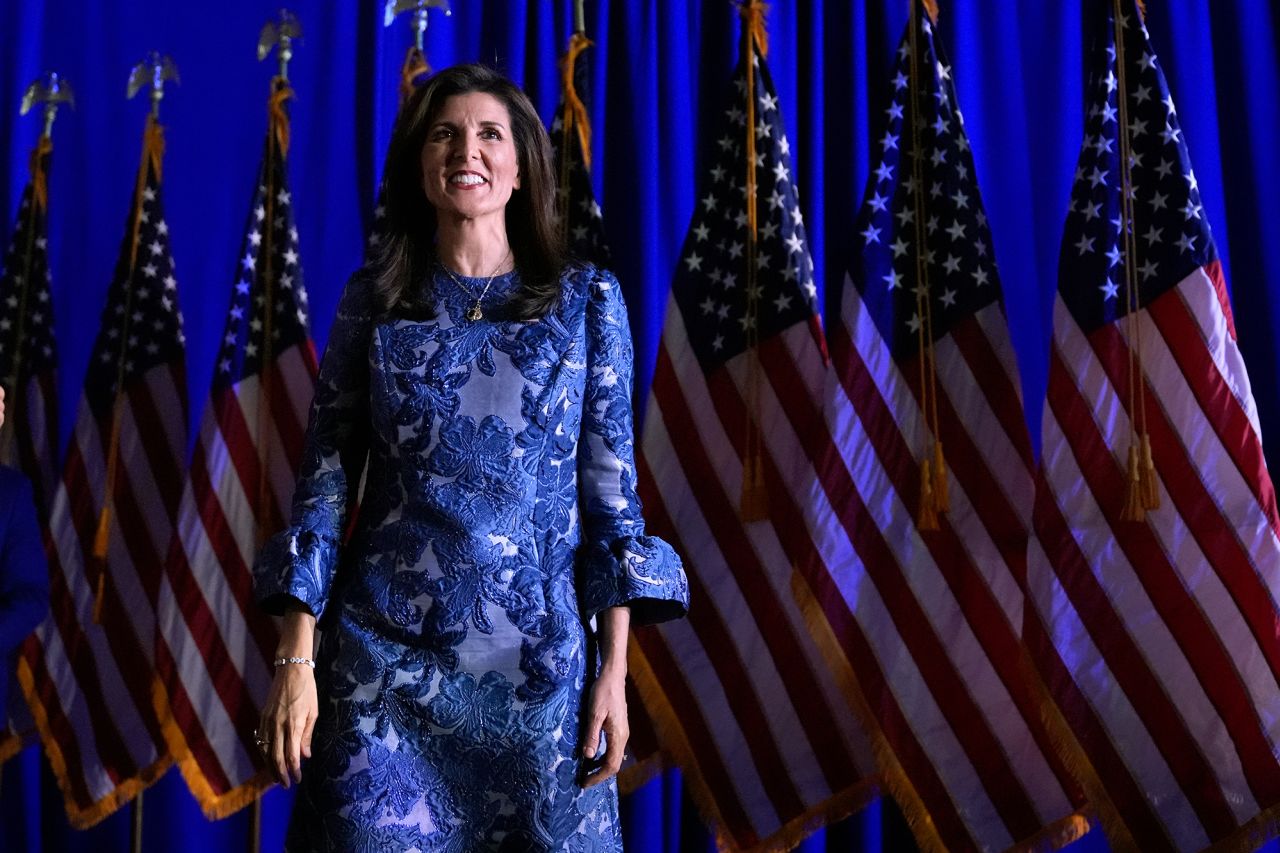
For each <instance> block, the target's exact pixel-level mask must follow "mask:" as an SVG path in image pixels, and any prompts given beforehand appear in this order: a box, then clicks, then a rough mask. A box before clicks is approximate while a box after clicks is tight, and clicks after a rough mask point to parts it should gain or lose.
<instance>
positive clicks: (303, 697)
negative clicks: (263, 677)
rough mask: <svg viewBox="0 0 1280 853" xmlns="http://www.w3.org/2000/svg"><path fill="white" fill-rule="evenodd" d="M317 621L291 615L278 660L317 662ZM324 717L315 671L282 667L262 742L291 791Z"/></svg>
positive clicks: (287, 617) (263, 721)
mask: <svg viewBox="0 0 1280 853" xmlns="http://www.w3.org/2000/svg"><path fill="white" fill-rule="evenodd" d="M315 624H316V618H315V617H314V616H312V615H311V614H310V613H307V612H305V611H302V610H295V611H290V612H289V613H287V614H285V618H284V629H283V631H282V632H281V637H280V646H279V648H278V649H277V651H276V657H277V658H286V657H301V658H311V657H312V646H313V644H314V636H315ZM319 713H320V701H319V698H318V697H317V695H316V674H315V670H313V669H312V668H311V667H309V666H307V665H306V664H298V663H285V664H281V665H280V666H277V667H276V672H275V677H274V678H273V679H272V681H271V690H270V691H269V692H268V693H267V701H266V703H265V704H264V705H263V707H262V717H261V722H260V723H259V724H258V733H257V737H258V742H259V745H260V746H261V748H262V754H263V757H264V758H266V760H267V769H269V770H270V771H271V775H272V776H273V777H274V778H275V780H276V781H277V782H279V783H280V784H281V785H282V786H284V787H285V788H288V787H289V782H290V779H292V780H293V781H294V782H300V781H302V759H303V758H310V757H311V732H312V730H313V729H314V728H315V725H316V718H317V716H319Z"/></svg>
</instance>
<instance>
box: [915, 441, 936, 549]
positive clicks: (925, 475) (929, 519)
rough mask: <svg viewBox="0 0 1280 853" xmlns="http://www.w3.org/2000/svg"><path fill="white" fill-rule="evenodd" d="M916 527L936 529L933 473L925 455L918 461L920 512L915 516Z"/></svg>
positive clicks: (926, 529) (928, 529)
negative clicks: (921, 460) (922, 459)
mask: <svg viewBox="0 0 1280 853" xmlns="http://www.w3.org/2000/svg"><path fill="white" fill-rule="evenodd" d="M916 527H918V528H920V530H922V531H931V530H937V529H938V505H937V503H936V501H935V496H934V493H933V473H932V470H931V466H930V465H929V459H928V458H927V457H926V458H925V460H924V461H923V462H921V463H920V513H919V515H917V517H916Z"/></svg>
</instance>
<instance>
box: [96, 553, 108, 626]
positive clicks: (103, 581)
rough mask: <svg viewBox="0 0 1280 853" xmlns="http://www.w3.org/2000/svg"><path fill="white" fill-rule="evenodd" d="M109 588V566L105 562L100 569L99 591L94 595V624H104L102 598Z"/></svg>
mask: <svg viewBox="0 0 1280 853" xmlns="http://www.w3.org/2000/svg"><path fill="white" fill-rule="evenodd" d="M106 586H107V564H106V562H103V563H102V564H101V565H99V567H98V584H97V587H98V588H97V591H96V592H95V593H94V594H93V624H95V625H101V624H102V597H103V595H104V591H105V590H106Z"/></svg>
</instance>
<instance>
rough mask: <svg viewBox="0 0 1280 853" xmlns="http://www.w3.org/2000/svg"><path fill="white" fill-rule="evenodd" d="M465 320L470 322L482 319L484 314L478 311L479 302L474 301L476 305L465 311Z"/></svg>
mask: <svg viewBox="0 0 1280 853" xmlns="http://www.w3.org/2000/svg"><path fill="white" fill-rule="evenodd" d="M467 319H468V320H470V321H471V322H473V323H474V322H475V321H476V320H483V319H484V312H483V311H481V310H480V300H478V299H477V300H476V304H474V305H472V306H471V307H470V308H468V309H467Z"/></svg>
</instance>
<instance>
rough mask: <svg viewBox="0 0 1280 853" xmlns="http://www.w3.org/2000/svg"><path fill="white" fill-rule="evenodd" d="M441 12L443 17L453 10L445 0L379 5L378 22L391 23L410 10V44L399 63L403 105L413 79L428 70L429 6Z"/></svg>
mask: <svg viewBox="0 0 1280 853" xmlns="http://www.w3.org/2000/svg"><path fill="white" fill-rule="evenodd" d="M433 8H435V9H439V10H441V11H442V12H444V15H445V17H446V18H448V17H451V16H452V15H453V12H452V11H451V10H450V9H449V0H387V2H386V4H385V5H384V6H383V7H382V25H383V26H384V27H389V26H391V24H392V23H394V22H395V19H396V18H397V17H399V16H400V15H402V14H404V13H405V12H412V13H413V16H412V17H411V18H410V19H409V28H410V29H412V30H413V45H412V46H411V47H410V48H409V49H408V51H406V53H405V57H404V64H403V65H401V66H400V103H401V104H402V105H403V104H404V102H405V101H407V100H409V96H410V95H412V94H413V90H414V82H413V81H414V80H416V79H417V78H418V77H420V76H422V75H423V74H430V73H431V66H430V65H428V64H427V50H426V37H427V23H428V12H429V11H430V10H431V9H433Z"/></svg>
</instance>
